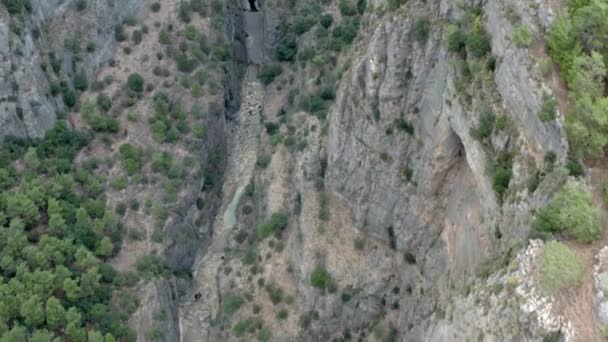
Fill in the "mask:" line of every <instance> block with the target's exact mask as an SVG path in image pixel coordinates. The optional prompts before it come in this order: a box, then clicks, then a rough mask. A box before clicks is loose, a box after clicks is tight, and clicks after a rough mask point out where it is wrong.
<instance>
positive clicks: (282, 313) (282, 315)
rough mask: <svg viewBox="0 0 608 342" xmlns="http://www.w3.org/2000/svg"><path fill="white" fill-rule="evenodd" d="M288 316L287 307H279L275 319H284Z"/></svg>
mask: <svg viewBox="0 0 608 342" xmlns="http://www.w3.org/2000/svg"><path fill="white" fill-rule="evenodd" d="M288 316H289V312H288V311H287V309H281V310H279V311H278V312H277V319H278V320H279V321H284V320H286V319H287V317H288Z"/></svg>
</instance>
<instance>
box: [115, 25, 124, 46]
mask: <svg viewBox="0 0 608 342" xmlns="http://www.w3.org/2000/svg"><path fill="white" fill-rule="evenodd" d="M114 39H116V41H117V42H124V41H125V40H127V34H126V33H125V30H124V28H123V27H122V25H116V26H115V27H114Z"/></svg>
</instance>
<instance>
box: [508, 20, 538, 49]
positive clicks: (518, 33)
mask: <svg viewBox="0 0 608 342" xmlns="http://www.w3.org/2000/svg"><path fill="white" fill-rule="evenodd" d="M533 38H534V36H532V32H530V29H529V28H528V27H527V26H525V25H523V24H522V25H519V26H518V27H517V28H516V29H515V32H513V42H515V45H516V46H517V47H518V48H527V47H529V46H530V44H532V39H533Z"/></svg>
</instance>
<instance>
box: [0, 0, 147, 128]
mask: <svg viewBox="0 0 608 342" xmlns="http://www.w3.org/2000/svg"><path fill="white" fill-rule="evenodd" d="M76 3H77V1H76V0H69V1H59V0H49V1H47V0H36V1H32V2H31V5H32V6H31V7H32V8H31V11H30V12H25V13H22V14H19V15H17V14H9V13H8V11H7V9H6V8H5V7H4V6H0V93H1V94H2V98H0V140H3V139H4V138H5V137H6V136H15V137H20V138H40V137H42V136H43V135H44V133H45V132H46V131H47V130H49V129H50V128H52V127H53V126H54V125H55V120H56V118H57V116H58V114H61V113H62V112H64V111H65V107H64V105H63V101H62V100H61V96H60V95H57V94H55V95H52V92H51V90H49V89H50V87H51V83H52V82H56V81H57V80H56V79H57V78H58V77H56V76H53V75H52V74H53V73H54V72H55V71H54V70H56V73H57V74H58V75H59V74H60V73H61V75H63V76H65V77H68V80H69V81H68V82H69V83H70V84H71V79H72V77H73V75H74V74H75V73H76V72H77V71H79V72H84V73H86V75H87V76H88V77H89V78H92V77H93V76H95V74H96V72H97V71H98V69H99V68H100V66H101V65H102V64H103V63H107V62H108V61H110V60H111V59H112V57H113V55H114V50H115V46H116V43H115V38H114V35H115V29H116V26H117V25H122V23H123V21H124V20H125V19H127V18H130V17H134V16H136V15H142V16H143V15H145V13H143V12H142V8H144V7H145V5H146V4H147V1H142V0H124V1H106V0H89V1H87V2H86V6H87V10H86V11H79V10H78V9H77V5H76ZM76 67H77V68H78V70H76Z"/></svg>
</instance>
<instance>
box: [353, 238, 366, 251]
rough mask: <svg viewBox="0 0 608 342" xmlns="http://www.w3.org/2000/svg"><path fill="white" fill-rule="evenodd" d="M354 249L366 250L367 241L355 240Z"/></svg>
mask: <svg viewBox="0 0 608 342" xmlns="http://www.w3.org/2000/svg"><path fill="white" fill-rule="evenodd" d="M353 247H354V248H355V249H356V250H358V251H361V250H363V249H364V248H365V239H362V238H355V240H353Z"/></svg>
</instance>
